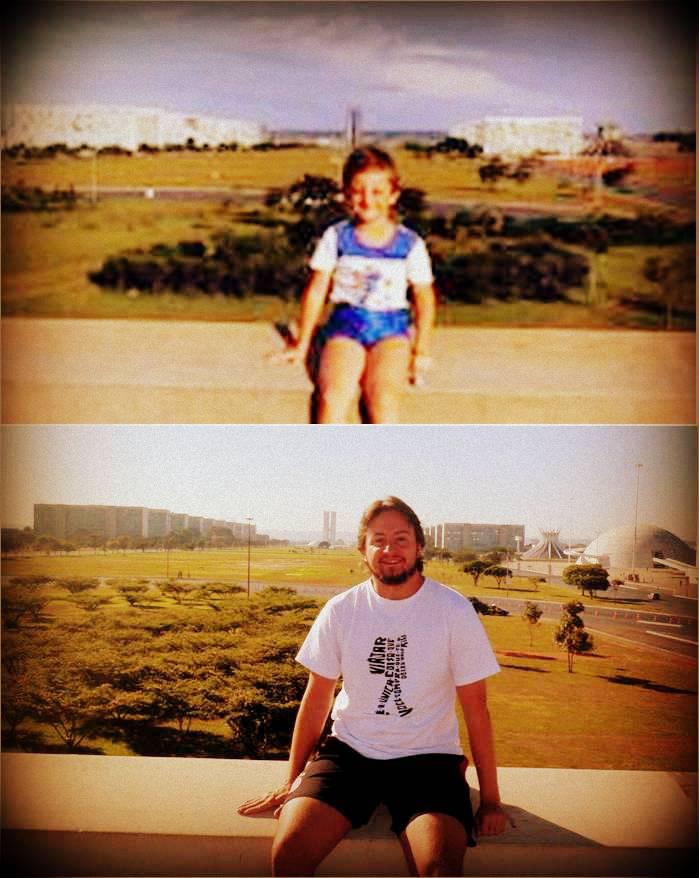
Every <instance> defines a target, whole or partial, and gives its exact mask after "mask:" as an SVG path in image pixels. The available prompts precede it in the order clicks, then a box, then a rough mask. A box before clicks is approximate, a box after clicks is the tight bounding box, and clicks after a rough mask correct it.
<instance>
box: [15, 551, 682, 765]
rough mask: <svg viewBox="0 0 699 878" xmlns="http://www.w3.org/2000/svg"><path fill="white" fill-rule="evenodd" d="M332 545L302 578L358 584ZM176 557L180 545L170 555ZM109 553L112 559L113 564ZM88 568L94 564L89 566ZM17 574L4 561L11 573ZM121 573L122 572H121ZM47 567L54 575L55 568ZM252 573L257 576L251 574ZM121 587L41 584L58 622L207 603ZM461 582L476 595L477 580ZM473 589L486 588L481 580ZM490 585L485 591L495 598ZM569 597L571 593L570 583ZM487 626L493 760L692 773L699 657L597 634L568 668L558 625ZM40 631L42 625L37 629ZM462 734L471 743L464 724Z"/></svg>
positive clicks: (214, 730)
mask: <svg viewBox="0 0 699 878" xmlns="http://www.w3.org/2000/svg"><path fill="white" fill-rule="evenodd" d="M261 551H263V552H264V555H265V557H266V559H267V562H268V563H266V564H265V568H266V570H267V571H268V573H269V576H270V579H275V578H276V581H277V582H281V581H283V580H281V579H280V578H279V573H280V570H281V569H282V568H283V567H284V566H287V567H288V566H289V565H288V558H285V556H284V554H283V553H281V554H280V553H278V552H277V550H274V551H273V550H261ZM187 554H189V555H191V553H187ZM209 554H214V553H209ZM217 554H220V555H221V556H222V557H221V560H220V561H219V562H218V564H217V563H215V562H214V560H213V559H207V561H208V563H209V566H208V569H209V570H219V571H223V572H224V573H225V571H226V569H227V570H228V571H230V570H235V571H236V573H235V576H234V578H236V577H238V578H239V574H240V567H241V566H242V562H243V558H244V557H245V552H244V551H243V550H237V551H235V552H228V551H225V552H221V553H217ZM333 554H335V553H331V552H322V551H320V552H318V551H316V552H314V553H312V554H311V553H302V555H303V557H302V558H301V560H300V563H301V564H302V567H303V571H304V577H303V578H304V581H306V582H310V581H316V582H319V583H322V582H324V581H326V580H327V577H328V575H329V573H330V571H332V575H333V576H334V577H338V578H341V579H350V580H351V581H353V582H354V581H357V579H358V576H357V572H358V571H357V570H355V572H354V573H352V574H351V573H350V565H351V564H353V563H356V562H355V561H354V560H353V559H354V555H353V554H351V553H349V552H347V553H336V555H337V557H333ZM171 555H173V556H176V555H179V553H174V552H173V553H171ZM147 557H148V556H147V555H146V556H144V558H141V557H140V554H136V553H132V554H129V553H127V554H126V555H125V556H124V559H125V560H126V561H128V562H129V569H130V570H134V571H138V572H139V573H142V574H144V575H146V576H147V574H146V565H145V564H143V563H141V565H140V566H139V565H138V562H139V560H141V561H142V562H143V561H144V560H146V559H147ZM275 558H276V563H277V569H276V570H275V569H274V566H275V565H274V561H275ZM223 559H226V564H222V561H223ZM46 560H47V561H62V560H64V559H59V558H56V559H46ZM65 560H66V561H69V562H72V564H73V566H72V568H71V569H70V571H67V572H65V573H62V574H61V575H63V576H78V575H79V576H87V575H89V572H88V568H87V567H86V566H85V565H84V564H76V562H77V561H79V560H84V561H85V562H87V561H90V560H91V559H89V558H88V557H85V558H84V559H76V558H68V559H65ZM98 560H99V559H98ZM105 560H108V561H109V562H110V565H109V569H107V568H105V567H103V568H102V573H103V574H105V575H106V574H107V573H108V574H109V575H114V574H115V573H116V572H117V570H118V569H119V568H118V564H117V561H118V558H117V556H107V559H105ZM162 560H163V559H162V558H161V561H162ZM171 560H172V559H171ZM258 560H259V558H258ZM111 562H114V563H113V565H112V563H111ZM61 566H62V565H61ZM39 569H41V568H40V567H39V566H37V568H36V569H35V572H39ZM90 570H91V571H92V572H93V573H94V572H95V571H94V568H90ZM446 570H447V565H445V564H434V565H431V566H429V565H428V572H429V573H431V574H432V575H441V574H443V573H445V572H446ZM16 572H17V571H16V570H13V569H11V570H9V571H8V570H7V569H5V573H6V574H8V573H16ZM119 572H121V573H124V570H119ZM158 572H160V571H158ZM192 572H194V571H192ZM52 575H56V573H55V570H54V571H53V573H52ZM134 575H135V574H134ZM254 575H255V577H256V578H258V579H260V578H262V577H261V576H258V575H257V574H256V573H255V574H254ZM216 578H218V577H216ZM444 578H445V579H446V578H447V577H446V576H445V577H444ZM464 579H467V577H465V575H464V574H457V575H455V576H453V577H452V584H453V585H454V586H455V587H457V588H459V589H461V588H462V587H463V580H464ZM335 581H337V580H335ZM119 585H120V583H119V582H113V583H105V584H102V585H100V586H98V587H97V589H96V591H98V592H99V593H100V594H101V595H103V596H105V597H107V596H111V597H112V598H114V599H113V600H112V601H111V602H110V603H108V604H105V605H103V606H102V607H101V608H99V609H98V610H92V611H88V610H87V609H85V608H83V607H81V605H80V601H79V600H77V599H75V598H73V597H71V596H70V595H69V594H68V592H67V591H66V590H65V589H64V588H62V587H60V586H53V585H50V584H49V585H45V586H42V587H41V589H42V590H44V589H45V590H46V592H45V593H46V595H47V596H49V595H50V596H51V597H52V598H53V600H52V601H51V603H50V604H48V605H47V606H46V608H45V612H47V613H49V614H50V615H52V616H54V617H55V618H56V621H58V620H59V619H63V620H66V621H68V620H71V621H72V622H75V621H79V620H80V618H81V617H85V618H88V613H92V614H94V613H95V612H97V613H100V614H107V615H111V614H116V615H118V616H119V618H120V619H122V618H126V617H125V616H124V614H128V615H129V618H138V617H139V614H142V613H147V616H148V619H149V621H150V622H152V621H153V618H154V615H153V614H154V613H157V611H158V609H160V610H162V611H165V612H166V614H167V616H168V618H171V617H172V616H173V614H175V615H178V616H179V615H181V616H182V617H183V618H186V617H187V615H188V614H190V613H192V612H195V613H196V614H197V618H201V612H202V609H203V607H204V605H203V604H199V603H197V602H196V601H194V602H193V603H192V604H187V603H183V604H182V605H177V604H176V603H175V602H174V601H173V599H172V598H167V597H165V598H160V599H156V601H155V603H153V604H148V606H147V607H146V606H145V605H144V607H143V608H141V609H131V610H130V609H129V608H127V607H126V605H125V603H124V601H123V599H122V600H119V599H118V598H117V595H118V592H119ZM519 587H524V583H515V584H514V587H513V588H510V589H509V591H510V593H511V594H515V593H517V589H518V588H519ZM466 591H469V592H473V591H474V589H472V588H469V589H466ZM476 591H477V592H478V593H484V588H483V587H482V586H481V582H479V586H478V589H476ZM494 591H495V590H493V592H494ZM503 591H504V590H503ZM493 592H491V595H493V596H495V595H494V594H493ZM559 593H560V587H559V590H558V591H557V590H556V587H555V586H545V585H544V584H543V583H542V584H541V585H540V590H539V592H538V593H537V594H534V595H531V599H533V600H544V599H550V600H552V599H556V597H557V596H559V597H560V594H559ZM567 596H568V597H569V596H570V592H568V593H567ZM238 601H246V598H245V595H244V594H242V595H237V596H236V595H233V596H232V597H230V598H225V599H224V603H223V605H222V606H221V609H220V612H225V607H226V606H228V605H229V604H230V606H231V607H233V606H234V605H235V604H236V602H238ZM586 602H587V599H586ZM210 612H213V611H211V610H210ZM92 618H94V615H92ZM483 624H484V625H485V627H486V630H487V632H488V635H489V637H490V640H491V643H492V645H493V647H494V649H495V651H496V654H497V658H498V661H499V663H500V666H501V673H499V674H497V675H496V676H494V677H492V678H491V679H490V681H489V683H488V689H489V701H490V710H491V714H492V718H493V723H494V727H495V731H496V741H497V762H498V764H499V765H501V766H530V767H560V768H598V769H627V770H663V771H693V770H696V759H697V746H696V745H697V739H696V711H697V698H696V696H697V677H696V673H697V664H696V660H692V659H689V658H686V657H683V656H677V655H673V654H671V653H665V652H662V651H660V650H650V649H644V648H641V647H635V646H632V645H630V644H628V643H621V642H619V641H616V640H612V639H611V638H607V637H605V636H604V635H602V634H595V637H594V641H595V646H594V650H593V652H591V653H588V654H585V655H582V656H578V657H577V658H576V659H575V663H574V669H573V673H569V672H568V670H567V661H566V655H565V653H564V652H562V651H561V650H560V649H559V648H558V647H556V646H555V644H554V643H553V630H554V625H553V623H551V622H546V621H544V622H541V623H540V625H539V626H537V628H536V630H535V631H534V633H533V639H532V642H531V643H530V633H529V629H528V626H527V624H526V623H525V622H524V621H523V620H522V619H521V618H519V617H518V616H517V615H514V614H513V615H512V616H510V617H507V618H501V617H485V618H483ZM40 630H41V628H37V631H40ZM35 730H36V731H38V729H36V728H35ZM192 731H193V732H205V733H207V734H208V735H214V736H219V738H220V740H221V746H222V748H223V751H225V740H226V739H227V738H228V737H229V735H230V731H229V730H228V729H227V727H226V725H225V723H224V722H222V721H216V722H203V721H195V722H194V723H193V724H192ZM461 731H462V736H463V740H464V742H466V740H467V739H466V734H465V730H464V728H463V726H462V729H461ZM41 732H42V734H43V735H44V738H45V742H46V745H47V746H48V748H49V749H51V748H52V747H56V746H57V745H58V741H57V740H54V739H53V738H52V737H51V733H50V732H48V731H47V729H46V728H42V729H41ZM174 740H176V739H175V738H173V741H174ZM86 744H88V745H89V747H90V748H91V751H92V752H100V751H101V752H103V753H105V754H110V755H134V753H132V752H131V751H130V750H129V748H128V747H127V746H126V744H124V743H123V742H118V741H116V742H115V741H114V740H112V739H106V738H97V739H90V740H89V742H86Z"/></svg>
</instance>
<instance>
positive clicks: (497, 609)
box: [488, 604, 510, 616]
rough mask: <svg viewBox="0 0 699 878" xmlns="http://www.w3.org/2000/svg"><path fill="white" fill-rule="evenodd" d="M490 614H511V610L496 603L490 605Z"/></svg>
mask: <svg viewBox="0 0 699 878" xmlns="http://www.w3.org/2000/svg"><path fill="white" fill-rule="evenodd" d="M488 615H489V616H509V615H510V612H509V610H504V609H503V608H502V607H498V606H497V605H496V604H491V605H490V606H489V607H488Z"/></svg>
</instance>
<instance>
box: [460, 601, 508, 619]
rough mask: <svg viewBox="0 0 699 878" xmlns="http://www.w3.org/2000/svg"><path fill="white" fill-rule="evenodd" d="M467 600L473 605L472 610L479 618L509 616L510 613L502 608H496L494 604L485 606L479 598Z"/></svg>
mask: <svg viewBox="0 0 699 878" xmlns="http://www.w3.org/2000/svg"><path fill="white" fill-rule="evenodd" d="M469 600H470V601H471V603H472V604H473V609H474V610H475V611H476V612H477V613H480V615H481V616H509V615H510V613H509V611H508V610H503V608H502V607H498V606H497V605H496V604H486V603H484V601H482V600H481V599H480V598H477V597H470V598H469Z"/></svg>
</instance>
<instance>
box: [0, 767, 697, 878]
mask: <svg viewBox="0 0 699 878" xmlns="http://www.w3.org/2000/svg"><path fill="white" fill-rule="evenodd" d="M284 769H285V766H284V763H282V762H271V761H259V762H256V761H247V760H226V759H191V758H188V759H181V758H165V757H161V758H151V757H100V756H69V755H44V754H28V753H6V754H4V755H3V756H2V825H3V865H4V867H5V869H7V868H8V867H9V869H10V872H11V874H14V875H18V876H19V875H51V876H53V875H70V876H82V875H92V876H103V875H104V876H112V875H114V876H117V875H118V876H195V875H196V876H223V875H228V876H266V875H269V874H270V872H269V851H270V844H271V840H272V837H273V835H274V830H275V821H274V819H272V818H271V817H260V818H245V817H240V816H239V815H238V814H237V813H236V808H237V806H238V805H239V804H240V803H241V802H242V801H244V800H245V799H247V798H249V797H251V796H253V795H255V794H257V793H259V792H261V791H264V790H266V789H268V788H271V787H273V786H275V785H276V784H277V783H278V782H279V781H280V780H281V778H282V776H283V773H284ZM469 771H471V769H469ZM499 775H500V784H501V790H502V794H503V800H504V802H505V805H506V807H507V809H508V811H509V813H510V815H511V816H512V817H513V819H514V821H515V823H516V826H515V827H513V828H510V829H509V830H508V831H507V832H506V833H505V834H504V835H502V836H500V837H498V838H495V839H483V840H482V841H481V842H479V844H478V846H477V847H476V848H474V849H471V850H469V851H468V852H467V854H466V858H465V863H464V873H465V874H466V875H480V876H514V875H518V876H535V875H536V876H563V875H568V876H578V875H581V876H582V875H586V876H598V875H600V876H601V875H605V876H616V875H657V876H660V875H680V874H684V873H685V872H686V871H687V870H688V869H689V866H690V865H691V864H693V863H694V862H695V860H696V841H697V831H696V830H697V823H696V818H697V808H696V788H697V775H696V774H694V773H683V774H674V773H670V772H642V771H592V770H568V769H527V768H502V769H500V772H499ZM469 782H470V783H471V784H472V786H474V787H475V776H473V775H472V776H470V777H469ZM475 795H476V796H477V792H476V793H475ZM319 874H320V875H337V876H384V875H393V876H398V875H406V874H407V871H406V868H405V863H404V861H403V857H402V854H401V850H400V847H399V845H398V842H397V841H396V839H395V837H394V836H393V835H392V833H391V832H390V830H389V829H388V815H387V814H385V813H384V812H382V811H381V810H379V811H378V812H377V814H376V815H375V816H374V818H373V820H372V822H371V823H370V824H369V826H367V827H365V828H363V829H361V830H358V831H355V832H352V833H350V835H349V836H348V837H347V838H346V839H345V840H344V841H343V842H342V843H341V844H340V845H339V847H338V848H337V849H336V850H335V852H334V853H333V854H332V855H331V856H330V857H328V859H327V860H326V861H325V862H324V863H323V864H322V866H321V869H320V871H319Z"/></svg>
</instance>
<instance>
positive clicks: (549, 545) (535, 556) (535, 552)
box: [522, 530, 568, 561]
mask: <svg viewBox="0 0 699 878" xmlns="http://www.w3.org/2000/svg"><path fill="white" fill-rule="evenodd" d="M559 534H560V531H557V530H542V531H541V539H540V540H539V542H538V543H537V544H536V545H535V546H532V548H531V549H528V550H527V551H526V552H524V554H523V555H522V560H523V561H531V560H535V561H551V560H556V561H560V560H561V559H563V558H567V557H568V552H566V550H565V549H564V548H563V546H562V545H561V544H560V542H559V539H558V537H559Z"/></svg>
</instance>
